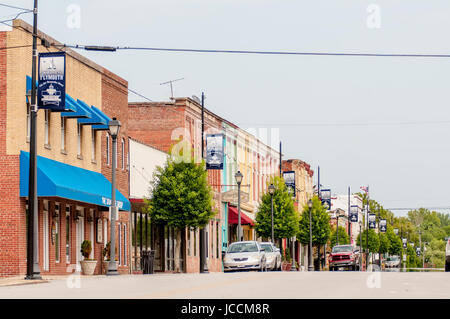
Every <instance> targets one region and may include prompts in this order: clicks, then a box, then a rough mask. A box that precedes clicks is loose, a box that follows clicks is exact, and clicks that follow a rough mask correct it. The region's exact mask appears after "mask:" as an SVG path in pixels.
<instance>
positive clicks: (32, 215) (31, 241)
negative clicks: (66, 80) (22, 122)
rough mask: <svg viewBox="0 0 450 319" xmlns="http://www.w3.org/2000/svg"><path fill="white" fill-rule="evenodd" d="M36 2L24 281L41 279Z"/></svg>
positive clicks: (35, 8) (35, 12) (35, 11)
mask: <svg viewBox="0 0 450 319" xmlns="http://www.w3.org/2000/svg"><path fill="white" fill-rule="evenodd" d="M37 7H38V1H37V0H34V8H33V56H32V60H31V63H32V64H31V110H30V122H31V123H30V131H31V132H30V170H29V173H30V175H29V182H28V229H27V275H26V277H25V279H30V280H31V279H41V271H40V269H39V245H38V241H39V233H38V232H39V225H38V200H37V154H36V138H37V132H36V119H37V112H38V107H37V103H36V60H37V32H38V29H37V17H38V16H37V15H38V9H37Z"/></svg>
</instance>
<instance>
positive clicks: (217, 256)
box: [216, 222, 220, 258]
mask: <svg viewBox="0 0 450 319" xmlns="http://www.w3.org/2000/svg"><path fill="white" fill-rule="evenodd" d="M219 237H220V236H219V222H216V258H219Z"/></svg>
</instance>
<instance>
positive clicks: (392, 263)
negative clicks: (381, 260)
mask: <svg viewBox="0 0 450 319" xmlns="http://www.w3.org/2000/svg"><path fill="white" fill-rule="evenodd" d="M384 265H385V266H386V268H399V267H400V257H399V256H390V257H388V259H387V261H386V262H385V264H384Z"/></svg>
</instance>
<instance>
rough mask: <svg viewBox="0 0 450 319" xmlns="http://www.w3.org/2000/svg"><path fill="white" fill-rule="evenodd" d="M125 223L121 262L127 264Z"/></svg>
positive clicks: (124, 226)
mask: <svg viewBox="0 0 450 319" xmlns="http://www.w3.org/2000/svg"><path fill="white" fill-rule="evenodd" d="M127 239H128V237H127V225H126V224H123V264H124V266H126V265H127V242H128V240H127Z"/></svg>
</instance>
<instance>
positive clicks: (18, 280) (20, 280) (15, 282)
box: [0, 276, 48, 287]
mask: <svg viewBox="0 0 450 319" xmlns="http://www.w3.org/2000/svg"><path fill="white" fill-rule="evenodd" d="M24 278H25V276H17V277H8V278H0V287H7V286H22V285H33V284H41V283H46V282H48V280H46V279H44V278H43V279H40V280H26V279H24Z"/></svg>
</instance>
